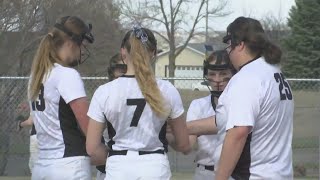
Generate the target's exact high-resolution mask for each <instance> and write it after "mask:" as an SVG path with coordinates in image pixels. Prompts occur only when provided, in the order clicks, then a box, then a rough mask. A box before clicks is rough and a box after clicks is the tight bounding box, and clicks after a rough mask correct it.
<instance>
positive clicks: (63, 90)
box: [31, 63, 91, 180]
mask: <svg viewBox="0 0 320 180" xmlns="http://www.w3.org/2000/svg"><path fill="white" fill-rule="evenodd" d="M85 96H86V94H85V90H84V86H83V82H82V80H81V77H80V75H79V73H78V72H77V71H76V70H74V69H72V68H68V67H63V66H61V65H59V64H57V63H55V64H54V67H53V68H52V70H51V71H50V72H49V73H48V74H47V76H45V78H44V80H43V85H42V86H41V89H40V93H39V97H38V99H37V101H35V102H32V103H31V109H32V110H33V111H32V115H33V121H34V125H35V128H36V130H37V139H38V146H39V152H38V158H39V159H38V161H37V162H36V163H35V166H34V168H33V172H32V179H34V180H40V179H45V180H50V179H68V180H70V179H74V180H79V179H81V180H87V179H88V180H89V179H91V170H90V159H89V157H88V155H87V153H86V146H85V140H86V138H85V136H84V134H83V133H82V132H81V130H80V127H79V126H78V124H77V120H76V117H75V115H74V113H73V111H72V109H71V107H70V105H69V102H71V101H73V100H75V99H78V98H81V97H85Z"/></svg>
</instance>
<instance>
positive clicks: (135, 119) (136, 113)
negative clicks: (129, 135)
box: [127, 98, 146, 127]
mask: <svg viewBox="0 0 320 180" xmlns="http://www.w3.org/2000/svg"><path fill="white" fill-rule="evenodd" d="M127 105H128V106H137V108H136V110H135V111H134V114H133V117H132V121H131V124H130V127H137V126H138V122H139V120H140V117H141V114H142V112H143V109H144V107H145V106H146V100H145V99H143V98H138V99H127Z"/></svg>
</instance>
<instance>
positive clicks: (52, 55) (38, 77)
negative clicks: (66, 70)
mask: <svg viewBox="0 0 320 180" xmlns="http://www.w3.org/2000/svg"><path fill="white" fill-rule="evenodd" d="M59 44H60V43H59ZM54 62H59V63H62V62H61V60H60V59H59V58H58V55H57V53H56V46H55V43H54V41H53V33H49V34H47V35H46V36H44V37H43V38H42V40H41V42H40V45H39V47H38V50H37V52H36V55H35V57H34V59H33V62H32V67H31V75H30V87H29V100H35V99H36V98H37V96H38V94H39V91H40V86H41V83H42V80H43V78H44V76H45V75H46V74H47V73H49V72H50V70H51V69H52V67H53V63H54Z"/></svg>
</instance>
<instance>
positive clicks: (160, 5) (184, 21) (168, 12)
mask: <svg viewBox="0 0 320 180" xmlns="http://www.w3.org/2000/svg"><path fill="white" fill-rule="evenodd" d="M207 1H208V0H140V1H131V0H122V1H120V4H121V6H120V7H121V13H122V15H123V17H124V18H125V23H126V24H128V25H132V23H136V22H138V23H140V24H142V25H143V26H145V27H149V28H150V29H151V30H153V32H154V33H155V34H157V35H158V36H160V37H161V38H163V39H164V40H165V42H167V43H168V44H169V77H174V70H175V59H176V57H177V56H178V55H179V54H180V53H181V52H182V51H183V50H184V49H185V47H186V46H187V45H188V43H189V41H190V39H191V38H192V37H193V36H194V35H195V34H196V33H197V31H198V30H199V29H200V27H198V25H199V22H200V21H201V20H202V19H204V18H205V17H206V15H207V14H208V15H211V16H212V17H217V16H218V17H219V16H224V15H226V14H228V13H226V12H224V8H225V7H226V4H227V3H226V2H227V1H226V0H219V1H218V2H217V3H216V4H215V5H214V7H212V8H210V9H208V10H207V11H206V8H205V3H206V2H207ZM210 2H213V1H210ZM191 12H195V13H194V14H193V13H191ZM152 27H156V28H157V29H155V28H152ZM161 28H163V29H164V30H165V32H166V33H160V32H159V30H161ZM178 34H186V38H185V39H184V41H183V42H182V46H181V47H180V48H179V49H177V48H176V45H177V42H176V40H177V36H178Z"/></svg>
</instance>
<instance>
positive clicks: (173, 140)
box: [166, 123, 197, 155]
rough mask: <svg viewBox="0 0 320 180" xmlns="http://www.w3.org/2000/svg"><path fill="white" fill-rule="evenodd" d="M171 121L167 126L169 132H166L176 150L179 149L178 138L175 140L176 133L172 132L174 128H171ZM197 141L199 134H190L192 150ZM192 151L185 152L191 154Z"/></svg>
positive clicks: (170, 143)
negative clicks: (177, 145)
mask: <svg viewBox="0 0 320 180" xmlns="http://www.w3.org/2000/svg"><path fill="white" fill-rule="evenodd" d="M170 124H171V123H168V126H167V134H166V138H167V140H168V144H169V145H170V146H171V147H172V148H173V149H174V150H175V151H178V150H177V147H176V140H175V137H174V135H173V134H172V128H171V125H170ZM196 142H197V136H195V135H189V144H190V149H191V150H192V149H193V147H194V145H195V144H196ZM191 150H190V151H188V152H185V153H184V154H185V155H187V154H189V153H190V152H191Z"/></svg>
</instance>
